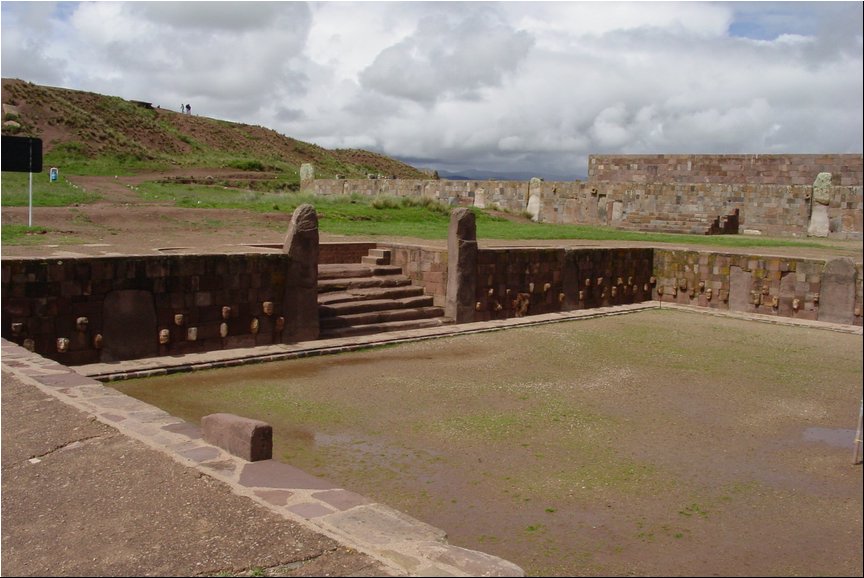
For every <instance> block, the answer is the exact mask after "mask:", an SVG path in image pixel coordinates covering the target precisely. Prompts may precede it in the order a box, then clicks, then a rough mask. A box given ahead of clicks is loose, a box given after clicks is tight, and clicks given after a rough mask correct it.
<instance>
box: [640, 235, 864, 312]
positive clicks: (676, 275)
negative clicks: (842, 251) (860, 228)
mask: <svg viewBox="0 0 864 578" xmlns="http://www.w3.org/2000/svg"><path fill="white" fill-rule="evenodd" d="M654 275H655V277H656V285H655V287H654V290H653V292H652V296H653V297H654V298H655V299H657V300H660V301H663V302H673V303H679V304H683V305H696V306H700V307H708V308H711V309H719V310H729V311H741V312H744V313H759V314H765V315H776V316H780V317H792V318H796V319H809V320H818V321H827V322H831V323H843V324H848V325H859V326H860V325H861V324H862V317H861V309H862V264H861V263H857V264H856V263H854V262H853V261H852V260H851V259H848V258H840V259H834V260H831V261H822V260H813V259H795V258H788V257H765V256H759V255H737V254H724V253H712V252H702V251H674V250H667V249H654Z"/></svg>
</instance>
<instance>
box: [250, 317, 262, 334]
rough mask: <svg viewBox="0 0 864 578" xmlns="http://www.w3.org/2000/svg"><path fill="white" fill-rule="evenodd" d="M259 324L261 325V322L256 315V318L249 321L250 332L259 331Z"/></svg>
mask: <svg viewBox="0 0 864 578" xmlns="http://www.w3.org/2000/svg"><path fill="white" fill-rule="evenodd" d="M259 326H260V322H259V321H258V318H257V317H256V318H254V319H252V322H251V323H249V332H250V333H258V327H259Z"/></svg>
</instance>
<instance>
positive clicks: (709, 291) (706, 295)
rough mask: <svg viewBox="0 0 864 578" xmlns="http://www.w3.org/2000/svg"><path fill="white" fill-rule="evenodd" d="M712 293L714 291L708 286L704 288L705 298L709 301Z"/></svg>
mask: <svg viewBox="0 0 864 578" xmlns="http://www.w3.org/2000/svg"><path fill="white" fill-rule="evenodd" d="M713 295H714V291H713V290H712V289H711V288H710V287H709V288H708V289H706V290H705V299H707V300H708V301H711V297H712V296H713Z"/></svg>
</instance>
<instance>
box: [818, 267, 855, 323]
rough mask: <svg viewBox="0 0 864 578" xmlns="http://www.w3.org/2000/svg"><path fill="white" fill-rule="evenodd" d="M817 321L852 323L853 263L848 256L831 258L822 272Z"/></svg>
mask: <svg viewBox="0 0 864 578" xmlns="http://www.w3.org/2000/svg"><path fill="white" fill-rule="evenodd" d="M818 319H819V321H827V322H829V323H847V324H852V323H854V321H855V263H853V262H852V259H849V258H848V257H842V258H839V259H832V260H831V261H829V262H828V263H827V264H826V265H825V271H824V273H822V288H821V290H820V293H819V317H818Z"/></svg>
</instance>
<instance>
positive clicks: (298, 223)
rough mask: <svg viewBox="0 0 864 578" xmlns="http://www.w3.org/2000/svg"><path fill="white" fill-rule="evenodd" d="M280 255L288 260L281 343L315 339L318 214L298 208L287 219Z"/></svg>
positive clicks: (316, 337) (308, 207)
mask: <svg viewBox="0 0 864 578" xmlns="http://www.w3.org/2000/svg"><path fill="white" fill-rule="evenodd" d="M282 252H283V253H285V254H286V255H287V256H288V257H289V263H288V265H287V268H288V270H287V271H286V279H285V297H284V300H283V309H284V311H285V312H286V313H287V315H286V316H285V318H286V319H285V327H284V329H283V331H282V342H283V343H290V342H293V341H311V340H314V339H318V333H319V330H318V214H317V213H316V212H315V207H313V206H312V205H308V204H307V205H300V206H299V207H297V209H296V210H295V211H294V214H293V215H292V216H291V224H290V225H289V227H288V234H287V235H286V237H285V243H284V244H283V246H282Z"/></svg>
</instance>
